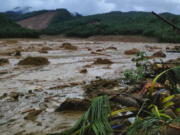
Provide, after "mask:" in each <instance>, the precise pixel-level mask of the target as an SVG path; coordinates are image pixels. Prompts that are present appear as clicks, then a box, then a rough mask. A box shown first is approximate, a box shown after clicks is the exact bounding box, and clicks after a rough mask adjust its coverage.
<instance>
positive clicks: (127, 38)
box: [89, 36, 157, 43]
mask: <svg viewBox="0 0 180 135" xmlns="http://www.w3.org/2000/svg"><path fill="white" fill-rule="evenodd" d="M89 39H90V40H94V41H115V42H143V43H144V42H146V43H154V42H157V40H156V39H155V38H148V37H143V36H92V37H90V38H89Z"/></svg>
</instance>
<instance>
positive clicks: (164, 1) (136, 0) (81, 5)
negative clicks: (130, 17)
mask: <svg viewBox="0 0 180 135" xmlns="http://www.w3.org/2000/svg"><path fill="white" fill-rule="evenodd" d="M0 3H1V4H0V11H7V10H11V9H13V8H15V7H18V6H20V7H24V6H30V7H33V9H34V10H40V9H57V8H67V9H68V10H70V11H71V12H79V13H81V14H86V15H87V14H95V13H102V12H109V11H134V10H135V11H156V12H172V13H177V14H180V8H179V7H180V0H0Z"/></svg>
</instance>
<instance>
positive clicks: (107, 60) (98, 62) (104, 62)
mask: <svg viewBox="0 0 180 135" xmlns="http://www.w3.org/2000/svg"><path fill="white" fill-rule="evenodd" d="M93 64H95V65H101V64H113V62H112V61H111V60H109V59H102V58H97V59H96V61H95V62H94V63H93Z"/></svg>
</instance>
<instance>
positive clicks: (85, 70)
mask: <svg viewBox="0 0 180 135" xmlns="http://www.w3.org/2000/svg"><path fill="white" fill-rule="evenodd" d="M87 72H88V71H87V69H82V70H81V71H80V73H82V74H86V73H87Z"/></svg>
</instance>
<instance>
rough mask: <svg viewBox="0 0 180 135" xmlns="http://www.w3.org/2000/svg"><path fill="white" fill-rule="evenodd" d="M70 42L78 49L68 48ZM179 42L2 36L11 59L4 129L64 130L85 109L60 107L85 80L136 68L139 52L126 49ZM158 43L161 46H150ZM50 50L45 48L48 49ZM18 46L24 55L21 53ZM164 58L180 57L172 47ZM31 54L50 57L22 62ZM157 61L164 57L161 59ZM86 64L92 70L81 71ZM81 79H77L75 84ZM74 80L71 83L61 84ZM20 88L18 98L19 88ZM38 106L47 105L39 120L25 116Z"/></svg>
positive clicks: (21, 132)
mask: <svg viewBox="0 0 180 135" xmlns="http://www.w3.org/2000/svg"><path fill="white" fill-rule="evenodd" d="M65 42H68V43H71V44H72V45H73V46H76V47H77V50H68V49H64V48H62V47H61V46H62V44H63V43H65ZM177 45H178V44H168V43H162V44H160V43H132V42H118V41H97V40H96V41H93V40H87V39H65V38H41V39H8V40H7V39H1V40H0V58H7V59H8V60H9V64H5V65H1V66H0V135H25V134H28V133H36V135H38V134H46V133H53V132H57V131H62V130H64V129H66V128H68V127H70V126H72V125H73V124H74V122H75V121H76V120H77V119H78V118H79V117H80V115H81V114H82V112H63V113H62V112H61V113H59V112H55V109H56V108H57V107H59V106H60V104H61V103H62V102H63V101H65V100H66V99H67V98H83V95H84V91H83V88H82V86H83V85H84V84H87V83H88V82H89V81H91V80H95V79H96V78H98V77H101V78H118V77H120V76H122V72H123V71H124V70H125V69H131V68H134V66H135V63H133V62H132V61H131V59H132V58H133V57H134V55H125V54H124V51H125V50H128V49H132V48H138V49H140V50H141V51H146V52H147V53H148V54H149V55H151V54H152V53H154V52H156V51H158V50H163V51H164V52H165V48H166V47H169V46H172V47H173V46H177ZM150 46H152V47H154V46H156V47H157V48H156V49H149V48H150ZM44 50H45V51H44ZM17 51H20V52H21V56H16V53H17ZM166 55H167V57H166V58H163V60H168V59H175V58H177V57H180V54H179V53H166ZM28 56H42V57H46V58H48V60H49V62H50V64H49V65H45V66H20V65H17V63H18V62H19V61H20V60H22V59H24V58H26V57H28ZM97 58H102V59H109V60H111V61H112V62H113V63H112V64H104V65H96V64H93V63H94V61H95V60H96V59H97ZM155 60H156V61H158V60H160V59H155ZM83 69H86V70H87V73H80V71H81V70H83ZM72 84H75V85H72ZM63 85H66V86H67V85H68V86H67V87H58V86H63ZM17 93H19V96H18V99H17V100H14V99H13V98H12V97H13V94H17ZM32 110H42V112H41V113H40V114H39V115H38V116H37V118H36V119H35V120H33V121H32V120H27V119H25V117H26V116H27V114H28V113H29V112H31V111H32Z"/></svg>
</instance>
